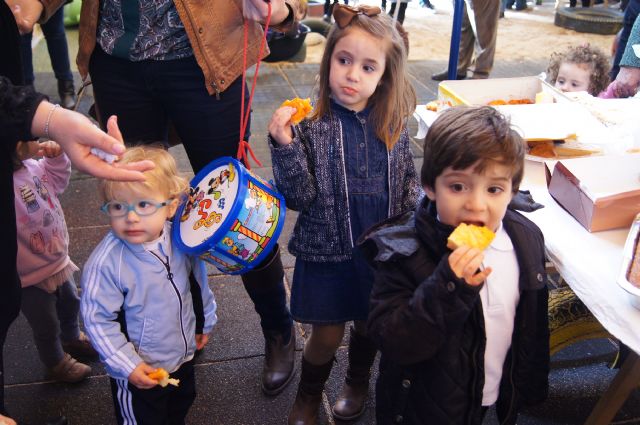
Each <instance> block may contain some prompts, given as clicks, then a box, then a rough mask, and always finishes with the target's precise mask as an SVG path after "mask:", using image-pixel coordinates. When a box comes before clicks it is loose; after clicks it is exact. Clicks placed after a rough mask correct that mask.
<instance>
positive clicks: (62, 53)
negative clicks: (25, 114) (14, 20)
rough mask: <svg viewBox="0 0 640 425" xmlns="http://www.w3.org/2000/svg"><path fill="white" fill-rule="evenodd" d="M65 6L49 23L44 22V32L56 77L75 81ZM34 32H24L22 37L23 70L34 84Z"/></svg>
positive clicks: (29, 82)
mask: <svg viewBox="0 0 640 425" xmlns="http://www.w3.org/2000/svg"><path fill="white" fill-rule="evenodd" d="M63 9H64V8H63V7H61V8H60V9H58V11H57V12H56V13H54V14H53V15H52V16H51V19H49V20H48V21H47V23H45V24H42V25H41V28H42V33H43V34H44V38H45V40H47V50H49V58H50V59H51V67H52V68H53V73H54V75H55V76H56V79H58V80H61V81H73V74H72V73H71V64H70V62H69V47H68V46H67V36H66V34H65V32H64V12H63ZM32 35H33V33H29V34H23V35H22V36H21V37H20V38H21V41H20V42H21V46H20V47H21V49H22V72H23V74H24V81H25V83H26V84H33V81H34V80H35V75H34V74H33V58H32V55H31V37H32Z"/></svg>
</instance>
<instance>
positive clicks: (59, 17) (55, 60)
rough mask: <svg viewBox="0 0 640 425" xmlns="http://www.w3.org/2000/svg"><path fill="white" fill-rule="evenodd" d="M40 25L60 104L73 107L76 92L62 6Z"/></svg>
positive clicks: (69, 107)
mask: <svg viewBox="0 0 640 425" xmlns="http://www.w3.org/2000/svg"><path fill="white" fill-rule="evenodd" d="M41 27H42V33H43V34H44V37H45V39H46V40H47V50H48V51H49V58H50V59H51V67H52V68H53V73H54V75H55V76H56V79H57V80H58V94H59V95H60V105H61V106H62V107H64V108H67V109H73V107H74V106H75V105H76V94H75V89H74V87H73V74H72V73H71V64H70V63H69V47H68V45H67V36H66V34H65V31H64V7H61V8H60V9H58V10H57V11H56V13H54V14H53V15H52V16H51V18H50V19H49V20H48V21H47V22H46V23H44V24H42V25H41Z"/></svg>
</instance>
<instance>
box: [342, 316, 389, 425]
mask: <svg viewBox="0 0 640 425" xmlns="http://www.w3.org/2000/svg"><path fill="white" fill-rule="evenodd" d="M377 351H378V350H377V348H376V346H375V345H374V344H373V342H372V341H371V340H370V339H369V338H367V337H366V336H364V335H361V334H358V333H356V330H355V329H354V328H353V326H352V327H351V334H350V337H349V368H348V369H347V376H346V377H345V380H344V386H343V387H342V391H341V392H340V395H339V396H338V399H337V400H336V403H335V404H334V405H333V409H332V412H333V416H334V417H335V418H336V419H340V420H343V421H350V420H353V419H355V418H357V417H358V416H360V415H362V413H363V412H364V407H365V404H364V403H365V401H366V400H367V395H368V393H369V376H370V372H371V365H372V364H373V361H374V360H375V358H376V352H377Z"/></svg>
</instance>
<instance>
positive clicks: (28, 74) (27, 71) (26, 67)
mask: <svg viewBox="0 0 640 425" xmlns="http://www.w3.org/2000/svg"><path fill="white" fill-rule="evenodd" d="M32 37H33V33H28V34H22V35H21V36H20V51H21V53H22V75H23V78H24V83H25V84H31V85H33V81H34V80H35V75H34V74H33V57H32V54H31V53H32V52H31V40H32Z"/></svg>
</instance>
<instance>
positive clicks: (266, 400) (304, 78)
mask: <svg viewBox="0 0 640 425" xmlns="http://www.w3.org/2000/svg"><path fill="white" fill-rule="evenodd" d="M69 38H70V46H71V50H72V51H75V48H76V46H77V44H76V38H77V34H76V33H75V32H74V31H71V32H70V33H69ZM35 57H36V62H37V69H38V70H40V71H41V72H39V73H38V74H37V77H36V87H37V88H38V89H39V90H40V91H42V92H44V93H47V94H49V95H50V96H51V98H52V99H53V100H54V101H56V100H57V94H56V86H55V79H54V77H53V74H52V73H51V72H47V71H46V70H47V69H48V67H49V65H48V60H47V54H46V49H45V47H44V43H42V44H41V45H39V46H37V47H36V49H35ZM545 65H546V63H535V62H502V63H498V64H496V68H495V72H494V73H493V76H494V77H515V76H529V75H535V74H537V73H538V72H539V71H540V70H542V69H544V67H545ZM444 66H445V63H444V62H441V61H440V62H438V61H428V60H427V61H419V62H412V63H411V64H410V72H411V75H412V79H413V83H414V84H415V86H416V90H417V93H418V100H419V103H425V102H427V101H429V100H432V99H434V98H435V97H436V91H437V86H436V84H435V83H434V82H433V81H431V80H430V78H429V76H430V74H431V73H433V72H436V71H439V70H441V69H444ZM316 72H317V65H310V64H278V65H271V64H267V65H265V66H264V67H262V68H261V72H260V78H259V80H258V87H257V90H256V96H255V99H254V104H253V121H252V132H253V138H252V145H253V146H254V151H255V152H256V153H257V156H258V158H259V159H260V160H261V161H262V163H263V167H260V168H257V169H256V171H257V173H258V174H260V175H262V176H264V177H267V178H270V177H271V168H270V165H271V163H270V158H269V153H268V148H267V146H266V144H265V135H266V126H267V122H268V119H269V118H270V116H271V113H272V112H273V111H274V110H275V108H276V107H277V105H278V104H280V102H281V101H282V100H283V99H285V98H291V97H293V96H301V97H307V96H309V94H310V91H311V88H312V84H313V81H314V77H315V74H316ZM76 81H78V76H77V75H76ZM123 101H126V100H124V99H123ZM91 102H92V98H91V96H90V94H89V95H88V96H86V97H85V98H84V99H83V101H82V104H81V105H80V110H81V111H83V112H86V110H87V109H88V107H89V105H90V104H91ZM411 128H412V131H413V134H415V130H416V124H415V122H412V123H411ZM415 142H416V143H415V145H414V153H415V161H416V164H417V165H418V166H420V164H421V163H422V149H421V148H420V141H418V140H416V141H415ZM172 152H173V153H174V154H175V156H176V157H177V158H178V159H179V164H180V169H181V171H183V172H184V173H189V174H190V173H191V168H190V166H189V163H188V161H187V160H186V156H185V155H184V151H183V149H182V148H181V147H176V148H173V149H172ZM62 202H63V206H64V208H65V215H66V218H67V223H68V226H69V233H70V237H71V257H72V258H73V259H74V261H75V262H76V263H77V264H78V265H79V266H80V267H82V266H83V264H84V262H85V261H86V259H87V257H88V255H89V254H90V253H91V251H92V249H93V247H94V246H95V245H96V244H97V243H98V241H99V240H100V239H101V238H102V237H103V235H104V234H105V232H107V230H108V226H107V222H106V220H105V219H104V217H102V215H101V214H100V212H99V211H98V207H99V204H100V201H99V200H98V199H97V196H96V180H95V179H94V178H90V177H88V176H86V175H82V174H78V173H74V176H73V178H72V181H71V184H70V186H69V188H68V189H67V191H66V192H65V194H64V196H63V198H62ZM294 221H295V216H294V214H293V213H291V214H289V215H288V217H287V222H286V228H285V230H284V231H283V234H282V236H281V242H282V245H283V248H282V253H283V255H284V262H285V268H286V277H287V283H289V282H291V276H292V272H293V262H294V259H293V257H292V256H291V255H290V254H288V252H287V250H286V248H285V247H284V246H286V241H287V240H288V238H289V236H290V234H291V229H292V227H293V223H294ZM210 285H211V287H212V289H213V291H214V292H215V294H216V297H217V300H218V305H219V324H218V325H217V327H216V328H215V330H214V332H213V337H212V339H211V342H210V343H209V345H208V347H207V348H206V350H205V351H204V353H203V355H202V356H200V357H199V358H198V360H197V367H196V374H197V379H198V398H197V400H196V402H195V405H194V407H193V409H192V410H191V412H190V414H189V417H188V423H189V424H215V425H218V424H219V425H236V424H238V425H239V424H242V425H250V424H255V425H270V424H283V423H285V422H286V416H287V412H288V409H289V406H290V405H291V403H292V402H293V399H294V396H295V390H296V381H293V383H292V384H291V385H290V386H289V387H288V388H287V389H286V390H285V391H284V392H283V393H282V394H280V395H279V396H277V397H266V396H264V395H263V394H262V392H261V391H260V383H259V376H260V373H259V372H260V369H261V365H262V360H263V339H262V335H261V332H260V328H259V321H258V316H257V315H256V314H255V312H254V311H253V307H252V304H251V302H250V300H249V298H248V296H247V294H246V293H245V292H244V289H243V287H242V285H241V284H240V280H239V278H237V277H229V276H225V275H221V274H219V273H218V272H217V271H216V270H215V269H211V270H210ZM307 334H308V329H307V328H305V327H304V326H300V327H298V328H297V338H298V353H297V354H298V360H299V357H300V350H301V349H302V344H303V341H304V337H305V335H307ZM614 355H615V345H614V344H613V343H612V342H610V341H608V340H597V341H591V342H585V343H580V344H576V345H574V346H572V347H570V348H568V349H566V350H564V351H563V352H561V353H560V354H558V355H556V356H555V357H554V358H553V362H552V371H551V388H550V396H549V399H548V401H547V402H546V403H545V404H544V405H542V406H540V407H537V408H536V409H531V410H528V411H526V412H524V414H523V415H521V418H520V420H519V424H521V425H533V424H535V425H546V424H549V425H551V424H581V423H583V422H584V420H585V419H586V417H587V415H588V413H589V411H590V410H591V409H592V408H593V406H594V405H595V403H596V401H597V399H598V397H599V396H600V395H601V394H602V393H603V391H604V390H605V388H606V387H607V385H608V384H609V382H610V381H611V379H612V377H613V376H614V374H615V371H613V370H610V369H609V368H608V366H607V365H608V363H609V362H610V361H611V360H612V359H613V357H614ZM337 357H338V363H337V364H336V366H335V368H334V370H333V373H332V375H331V378H330V380H329V382H328V384H327V388H326V392H325V394H326V397H325V400H324V401H325V403H324V405H323V407H322V413H321V420H320V423H321V424H333V423H335V422H334V421H333V419H332V418H331V417H330V415H328V414H327V413H328V412H330V405H331V403H332V402H333V401H334V400H335V399H336V396H337V393H338V391H339V389H340V386H341V382H342V377H343V376H344V371H345V363H346V346H345V345H343V347H341V349H340V350H339V352H338V356H337ZM5 362H6V363H5V370H6V373H7V376H6V385H7V389H6V398H7V405H8V407H9V408H10V409H11V411H12V413H13V415H14V416H15V417H16V418H18V419H20V420H21V421H25V422H27V423H30V424H39V423H43V422H44V420H45V419H46V418H48V417H52V416H56V415H59V414H64V415H66V416H67V417H68V418H69V421H70V423H71V424H73V425H102V424H111V423H114V416H113V408H112V403H111V396H110V390H109V384H108V379H107V377H106V375H105V373H104V369H103V367H102V366H101V365H100V364H99V363H98V362H94V363H91V366H92V367H93V374H92V376H91V377H90V378H89V379H88V380H86V381H85V382H83V383H80V384H77V385H64V384H57V383H53V382H50V381H47V380H46V379H45V374H44V369H43V367H42V365H41V364H40V362H39V360H38V357H37V353H36V349H35V346H34V344H33V341H32V337H31V332H30V330H29V327H28V325H27V323H26V321H25V320H24V318H23V317H20V318H19V319H18V320H17V321H16V322H15V324H14V325H13V327H12V329H11V331H10V335H9V337H8V341H7V343H6V345H5ZM297 365H299V363H297ZM371 393H372V394H373V384H372V385H371ZM374 410H375V406H374V402H373V401H372V400H371V401H369V402H368V408H367V410H366V413H365V415H364V416H363V417H362V418H361V419H360V420H359V421H357V422H353V423H357V424H373V423H374V422H375V420H374ZM485 422H486V423H487V424H494V423H497V421H496V420H495V416H494V415H493V414H490V415H489V417H488V418H487V420H486V421H485ZM615 423H616V424H637V423H640V393H639V392H638V391H636V392H635V393H634V394H632V396H631V397H630V399H629V400H628V401H627V403H626V404H625V405H624V406H623V408H622V409H621V410H620V412H619V413H618V415H617V417H616V422H615ZM434 425H440V424H434Z"/></svg>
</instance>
